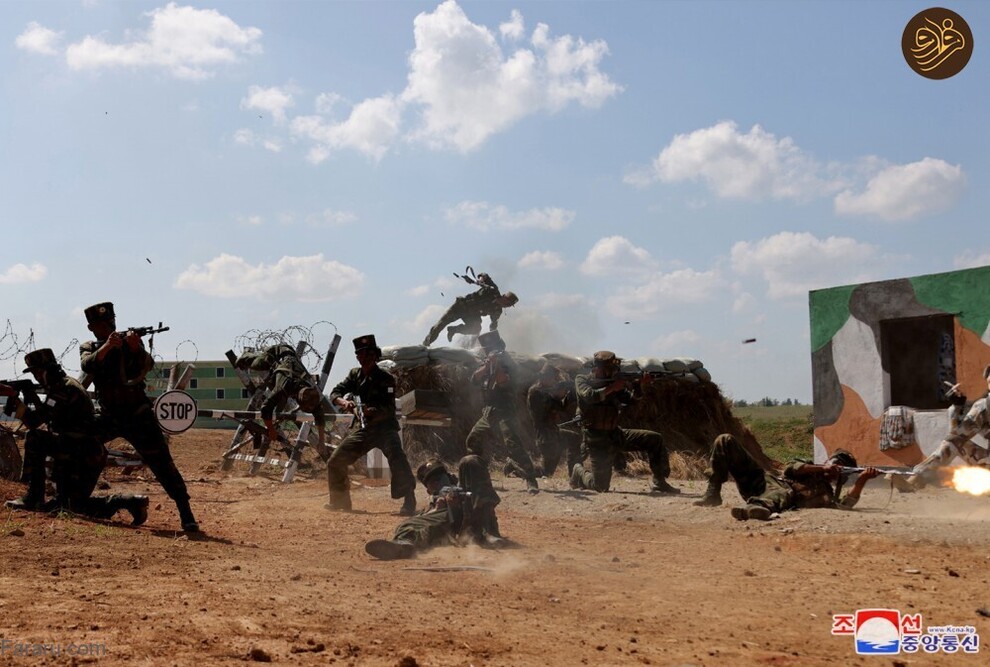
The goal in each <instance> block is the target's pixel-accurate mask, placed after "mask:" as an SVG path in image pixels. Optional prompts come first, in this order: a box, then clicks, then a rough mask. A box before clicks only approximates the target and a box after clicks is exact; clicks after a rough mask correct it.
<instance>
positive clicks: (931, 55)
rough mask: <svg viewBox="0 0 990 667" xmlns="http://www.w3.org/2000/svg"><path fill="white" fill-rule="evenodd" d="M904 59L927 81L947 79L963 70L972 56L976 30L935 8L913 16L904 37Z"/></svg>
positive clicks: (954, 16)
mask: <svg viewBox="0 0 990 667" xmlns="http://www.w3.org/2000/svg"><path fill="white" fill-rule="evenodd" d="M901 51H902V52H903V53H904V60H906V61H907V64H908V66H909V67H910V68H911V69H913V70H914V71H915V72H917V73H918V74H920V75H921V76H923V77H926V78H928V79H948V78H949V77H950V76H955V75H956V74H958V73H959V72H961V71H962V69H963V68H964V67H966V64H967V63H968V62H969V59H970V56H972V55H973V31H972V30H970V29H969V24H968V23H966V21H965V20H964V19H963V17H961V16H959V14H956V13H955V12H954V11H952V10H949V9H943V8H942V7H932V8H930V9H926V10H924V11H923V12H918V13H917V14H915V15H914V18H912V19H911V20H910V21H908V24H907V25H906V26H905V27H904V34H903V35H902V36H901Z"/></svg>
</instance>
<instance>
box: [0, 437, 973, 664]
mask: <svg viewBox="0 0 990 667" xmlns="http://www.w3.org/2000/svg"><path fill="white" fill-rule="evenodd" d="M229 438H230V433H229V432H226V431H190V432H188V433H186V434H183V435H181V436H178V437H176V438H174V439H173V443H172V448H173V452H174V455H175V458H176V460H177V462H178V465H179V468H180V469H181V470H182V471H183V473H184V475H185V477H186V480H187V482H188V484H189V488H190V493H191V494H192V497H193V507H194V510H195V511H196V514H197V517H198V518H199V520H200V522H201V525H202V527H203V530H204V533H203V534H202V535H201V536H195V537H187V536H184V535H182V534H180V533H177V532H175V531H176V529H177V528H178V517H177V513H176V511H175V507H174V505H173V504H172V503H171V501H170V500H169V499H168V498H167V497H166V496H165V495H164V493H163V492H162V491H161V489H160V487H158V486H157V484H155V483H154V480H153V479H152V478H151V477H150V475H148V474H146V473H144V474H141V473H139V474H138V475H136V476H132V477H130V478H126V477H122V476H121V475H120V474H119V473H117V472H114V471H110V472H109V473H108V474H107V479H108V481H109V482H110V484H111V489H110V490H109V491H101V492H100V493H109V492H119V493H148V494H149V495H151V496H152V503H151V516H150V518H149V520H148V523H147V524H146V525H144V526H142V527H140V528H131V527H129V526H128V525H126V523H124V522H123V521H124V516H123V515H121V517H120V521H119V522H114V523H110V524H103V523H97V522H92V521H87V520H84V519H80V518H74V517H67V516H59V517H50V516H45V515H40V514H36V513H24V512H9V511H7V510H3V511H2V512H0V517H2V531H0V553H2V554H3V562H4V567H3V571H2V587H0V664H39V665H41V664H86V663H90V662H93V663H97V664H101V665H118V664H127V665H155V666H159V665H196V664H198V665H207V664H209V665H213V664H237V663H243V662H245V661H246V662H251V661H267V660H271V661H273V662H280V663H285V664H299V665H310V664H312V665H317V664H319V665H325V664H338V665H391V666H401V667H412V666H414V665H422V666H441V665H476V666H480V665H513V666H516V665H518V666H526V665H582V664H583V665H640V664H647V665H733V666H735V665H795V666H797V665H800V666H805V665H921V664H924V665H950V664H952V665H956V664H958V665H980V664H987V663H986V660H987V657H986V656H987V654H988V653H990V649H988V648H984V647H982V646H981V650H980V653H979V654H976V655H973V654H968V655H967V654H962V653H961V652H960V653H958V654H955V655H946V654H944V653H941V652H939V653H935V654H931V655H926V654H913V655H905V654H901V655H898V656H893V657H876V656H857V655H856V653H855V647H854V641H853V639H852V637H849V636H843V637H836V636H832V635H831V634H830V629H831V626H832V615H833V614H837V613H847V612H848V613H851V612H855V611H856V610H857V609H865V608H890V609H899V610H901V611H902V612H904V613H921V614H922V615H923V620H924V624H925V625H926V626H928V625H948V624H953V625H972V626H974V627H975V628H976V629H977V631H978V632H979V633H980V635H981V638H984V639H985V638H990V618H986V617H984V616H982V615H981V614H979V613H978V612H977V610H978V609H984V610H985V609H987V608H988V607H990V585H988V583H990V582H988V579H990V548H988V545H990V531H988V530H987V527H988V524H990V498H987V497H978V498H976V497H970V496H964V495H962V494H959V493H956V492H955V491H952V490H948V489H937V490H925V491H923V492H921V493H916V494H899V493H896V492H893V493H891V490H890V487H889V485H887V484H886V483H882V480H878V481H877V482H874V486H871V487H869V488H867V490H866V492H865V493H864V497H863V500H862V502H861V504H860V507H861V508H862V509H861V510H860V511H856V512H841V511H835V510H802V511H800V512H788V513H785V514H784V516H783V517H781V518H780V519H777V520H775V521H771V522H768V523H756V522H739V521H735V520H734V519H732V518H731V517H730V516H729V509H728V508H729V507H731V505H732V504H733V503H735V502H736V501H738V495H737V494H736V491H735V489H734V488H730V487H729V486H727V487H726V488H725V489H724V493H723V496H724V498H725V500H726V504H725V505H724V506H723V507H721V508H715V509H709V508H698V507H694V506H692V505H691V501H692V500H694V499H696V498H697V497H699V496H700V494H701V492H702V491H703V483H702V482H677V481H675V484H677V485H679V486H681V487H682V488H683V489H684V491H685V493H684V495H683V496H681V497H655V496H649V495H647V494H646V493H645V491H646V486H647V480H646V479H644V478H639V479H628V478H617V479H616V480H615V482H614V486H615V487H617V491H613V492H612V493H608V494H595V493H592V492H584V491H581V492H574V491H570V490H569V489H568V488H567V482H566V480H565V479H564V478H563V477H562V476H560V474H559V473H558V476H557V477H555V478H554V479H551V480H546V481H544V482H543V488H544V491H543V492H541V493H540V494H539V495H536V496H531V495H529V494H527V493H526V492H525V491H524V483H523V482H522V480H519V479H513V478H510V479H505V480H502V479H496V487H497V488H498V489H499V491H500V493H501V495H502V500H503V502H502V505H501V506H500V508H499V516H500V522H501V526H502V532H503V534H505V535H506V536H507V537H509V538H511V539H512V540H513V541H514V542H516V543H517V546H516V547H515V548H511V549H504V550H500V551H493V550H482V549H480V548H476V547H467V548H455V547H443V548H439V549H435V550H433V551H431V552H428V553H425V554H421V555H420V556H419V557H418V558H417V559H415V560H413V561H393V562H380V561H374V560H372V559H371V558H370V557H369V556H367V555H366V554H365V552H364V549H363V546H364V543H365V542H366V541H367V540H370V539H373V538H377V537H388V536H390V534H391V531H392V528H393V527H394V526H395V524H396V523H397V522H398V521H399V520H400V519H399V517H398V516H397V515H396V514H395V512H396V510H397V509H398V503H397V502H396V501H392V500H390V499H389V497H388V493H387V488H385V487H383V486H381V485H377V484H375V483H374V480H371V481H363V480H355V481H357V482H359V483H361V485H360V486H358V485H355V486H354V491H353V500H354V507H355V508H356V511H355V512H354V513H351V514H339V513H331V512H328V511H327V510H325V509H323V504H324V503H325V502H326V481H325V478H324V477H323V476H322V475H320V476H316V477H312V478H311V477H309V476H307V475H306V474H305V473H301V474H300V475H299V476H298V477H297V479H296V481H295V482H293V483H292V484H289V485H285V484H282V483H280V481H279V479H280V476H279V475H278V471H277V470H276V469H274V468H270V469H269V472H266V473H265V474H261V475H258V476H255V477H249V476H247V475H246V468H245V467H244V466H245V464H238V467H237V468H236V469H235V470H234V471H232V472H230V473H224V472H220V471H219V466H218V463H217V461H218V458H219V453H220V451H221V450H222V448H223V446H224V445H225V444H226V443H227V442H229ZM0 490H2V491H3V494H2V495H3V496H4V497H6V498H10V497H15V496H17V495H19V494H20V493H22V491H23V487H22V486H20V485H17V484H11V483H6V484H5V485H3V486H2V487H0ZM418 494H419V498H420V503H421V505H422V504H423V502H424V501H425V496H424V492H423V490H422V487H420V488H419V489H418ZM451 566H455V567H461V566H470V568H469V569H456V570H450V569H447V570H444V569H443V568H450V567H451ZM38 644H49V645H51V644H55V645H58V646H60V647H61V649H62V651H63V653H62V655H52V654H50V653H49V654H47V655H46V654H44V653H41V654H37V653H38V652H41V651H43V650H44V649H38V648H37V647H36V646H33V645H38ZM15 645H21V646H22V649H21V650H28V648H29V647H30V650H33V651H35V652H36V655H33V656H28V657H25V656H18V655H16V654H15V651H16V650H17V649H16V648H15ZM70 650H71V651H73V652H74V653H75V654H76V655H72V656H70V655H69V654H68V653H69V651H70ZM81 653H90V654H91V655H79V654H81ZM100 653H102V655H93V654H100Z"/></svg>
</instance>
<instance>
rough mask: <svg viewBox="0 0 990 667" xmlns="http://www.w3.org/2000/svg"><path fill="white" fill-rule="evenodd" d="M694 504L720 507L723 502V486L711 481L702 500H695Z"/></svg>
mask: <svg viewBox="0 0 990 667" xmlns="http://www.w3.org/2000/svg"><path fill="white" fill-rule="evenodd" d="M694 504H695V505H697V506H698V507H718V506H719V505H721V504H722V489H721V487H720V486H716V485H715V484H712V483H711V482H709V483H708V488H707V489H706V490H705V495H703V496H702V497H701V499H700V500H695V501H694Z"/></svg>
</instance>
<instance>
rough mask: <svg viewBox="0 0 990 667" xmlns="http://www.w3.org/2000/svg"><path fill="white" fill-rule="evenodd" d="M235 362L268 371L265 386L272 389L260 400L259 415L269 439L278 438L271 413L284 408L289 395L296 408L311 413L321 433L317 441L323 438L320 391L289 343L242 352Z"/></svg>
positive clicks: (252, 369)
mask: <svg viewBox="0 0 990 667" xmlns="http://www.w3.org/2000/svg"><path fill="white" fill-rule="evenodd" d="M234 365H235V366H236V367H237V368H239V369H241V370H251V371H258V372H262V373H267V374H268V375H267V377H266V378H265V386H266V387H269V388H270V389H271V393H270V394H269V395H268V397H267V398H266V399H265V402H264V403H262V404H261V419H262V421H264V422H265V426H266V427H267V429H268V439H269V440H271V441H272V442H274V441H275V440H277V439H278V431H277V430H276V429H275V419H274V415H275V412H276V411H282V410H283V409H285V405H286V403H288V400H289V399H290V398H293V399H295V401H296V403H297V404H298V405H299V409H300V410H302V411H303V412H309V413H311V414H312V415H313V423H314V424H315V425H316V430H317V432H318V433H319V436H320V445H321V446H322V445H323V444H325V442H326V425H325V422H326V412H325V410H324V408H323V394H321V393H320V390H319V389H317V388H316V385H315V384H314V383H313V377H312V376H311V375H310V373H309V371H308V370H306V367H305V366H303V364H302V361H300V360H299V356H298V355H297V354H296V349H295V348H294V347H292V346H291V345H285V344H284V343H283V344H278V345H272V346H271V347H267V348H265V349H264V350H261V351H247V352H242V353H241V356H239V357H237V360H236V362H235V363H234Z"/></svg>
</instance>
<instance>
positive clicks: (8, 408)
mask: <svg viewBox="0 0 990 667" xmlns="http://www.w3.org/2000/svg"><path fill="white" fill-rule="evenodd" d="M0 384H5V385H7V386H8V387H10V388H11V389H13V390H14V391H16V392H17V393H18V394H20V395H21V396H23V397H24V403H25V404H27V405H30V406H31V407H32V408H34V409H35V410H41V409H43V408H44V407H45V404H44V402H43V401H42V400H41V397H40V396H38V390H39V389H42V390H43V389H44V387H42V386H41V385H40V384H35V383H34V380H28V379H24V380H0ZM3 412H4V414H6V415H8V416H9V415H13V414H14V413H15V412H17V396H16V395H14V396H10V397H8V398H7V404H6V405H5V406H4V408H3ZM22 415H23V412H21V413H20V414H18V415H17V418H18V419H20V417H21V416H22Z"/></svg>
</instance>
